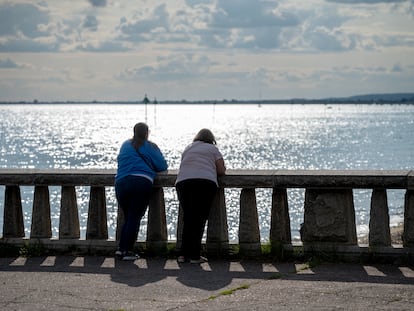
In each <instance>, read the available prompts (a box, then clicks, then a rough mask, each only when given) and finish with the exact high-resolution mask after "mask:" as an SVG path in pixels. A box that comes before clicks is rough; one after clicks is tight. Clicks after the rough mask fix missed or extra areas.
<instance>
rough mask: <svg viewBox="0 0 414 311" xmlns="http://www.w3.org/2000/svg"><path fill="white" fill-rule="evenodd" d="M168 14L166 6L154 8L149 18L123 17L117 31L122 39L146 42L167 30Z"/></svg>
mask: <svg viewBox="0 0 414 311" xmlns="http://www.w3.org/2000/svg"><path fill="white" fill-rule="evenodd" d="M168 19H169V13H168V12H167V10H166V5H165V4H162V5H159V6H158V7H156V8H155V9H154V10H153V11H152V12H151V15H149V16H141V15H137V16H133V17H131V18H130V19H128V18H126V17H123V18H121V22H120V25H119V30H120V32H121V34H122V36H123V38H125V39H127V40H131V41H138V42H140V41H148V40H149V39H151V38H153V36H157V34H159V33H162V32H165V31H167V30H168V28H169V24H168Z"/></svg>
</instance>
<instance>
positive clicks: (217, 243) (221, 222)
mask: <svg viewBox="0 0 414 311" xmlns="http://www.w3.org/2000/svg"><path fill="white" fill-rule="evenodd" d="M206 244H207V245H206V246H207V252H208V253H209V254H213V255H215V256H220V255H225V254H227V253H228V250H229V230H228V224H227V211H226V199H225V195H224V188H219V189H218V190H217V193H216V196H215V197H214V201H213V203H212V206H211V210H210V214H209V217H208V227H207V243H206Z"/></svg>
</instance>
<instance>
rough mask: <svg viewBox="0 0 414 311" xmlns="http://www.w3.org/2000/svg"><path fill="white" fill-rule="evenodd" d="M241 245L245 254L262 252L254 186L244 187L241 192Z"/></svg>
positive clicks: (241, 250) (241, 249)
mask: <svg viewBox="0 0 414 311" xmlns="http://www.w3.org/2000/svg"><path fill="white" fill-rule="evenodd" d="M239 246H240V252H241V253H243V254H246V255H253V256H254V255H259V254H261V244H260V230H259V218H258V215H257V204H256V191H255V189H254V188H248V189H242V191H241V194H240V223H239Z"/></svg>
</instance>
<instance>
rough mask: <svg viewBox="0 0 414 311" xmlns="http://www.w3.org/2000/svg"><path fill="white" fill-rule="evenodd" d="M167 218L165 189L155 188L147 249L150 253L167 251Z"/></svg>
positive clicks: (150, 207) (151, 201)
mask: <svg viewBox="0 0 414 311" xmlns="http://www.w3.org/2000/svg"><path fill="white" fill-rule="evenodd" d="M167 237H168V234H167V218H166V214H165V199H164V189H163V188H161V187H160V188H158V187H157V188H154V189H153V191H152V193H151V199H150V203H149V210H148V225H147V243H146V245H147V249H148V250H149V251H150V252H155V253H164V252H166V251H167Z"/></svg>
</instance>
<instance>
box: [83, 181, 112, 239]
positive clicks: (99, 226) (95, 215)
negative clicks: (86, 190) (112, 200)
mask: <svg viewBox="0 0 414 311" xmlns="http://www.w3.org/2000/svg"><path fill="white" fill-rule="evenodd" d="M86 239H87V240H90V239H95V240H107V239H108V224H107V213H106V196H105V187H102V186H100V187H96V186H91V190H90V196H89V208H88V224H87V229H86Z"/></svg>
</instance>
